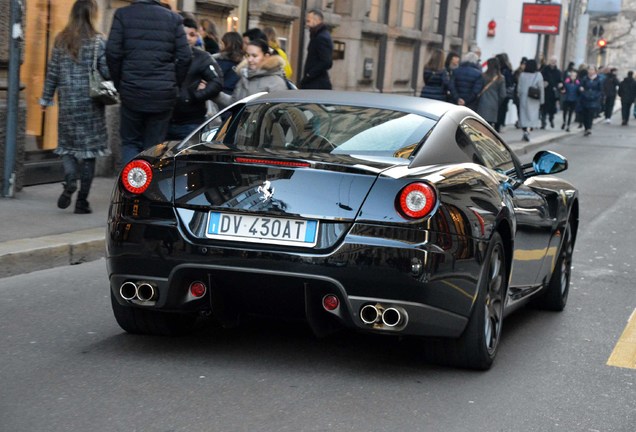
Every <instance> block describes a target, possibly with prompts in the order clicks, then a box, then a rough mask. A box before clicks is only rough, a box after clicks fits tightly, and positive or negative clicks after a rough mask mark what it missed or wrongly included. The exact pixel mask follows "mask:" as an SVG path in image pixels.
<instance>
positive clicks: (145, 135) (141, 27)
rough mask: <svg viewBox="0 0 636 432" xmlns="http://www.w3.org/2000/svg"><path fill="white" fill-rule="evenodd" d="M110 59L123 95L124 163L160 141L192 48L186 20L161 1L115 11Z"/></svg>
mask: <svg viewBox="0 0 636 432" xmlns="http://www.w3.org/2000/svg"><path fill="white" fill-rule="evenodd" d="M106 59H107V61H108V67H109V69H110V73H111V77H112V78H113V82H114V83H115V87H117V90H119V95H120V97H121V107H120V126H119V131H120V136H121V146H122V162H123V164H126V163H127V162H129V161H130V160H132V159H133V158H134V157H135V156H136V155H137V154H138V153H139V152H141V151H143V150H146V149H148V148H150V147H152V146H154V145H156V144H159V143H161V142H162V141H163V140H164V139H165V136H166V132H167V131H168V124H169V123H170V118H171V117H172V110H173V108H174V105H175V102H176V99H177V94H178V88H179V86H180V84H181V83H182V82H183V80H184V79H185V76H186V74H187V72H188V67H189V66H190V62H191V59H192V50H191V49H190V46H189V45H188V41H187V39H186V36H185V32H184V31H183V19H182V18H181V16H179V15H178V14H176V13H174V12H171V11H169V10H167V9H166V8H164V7H162V6H161V5H160V4H159V2H158V1H156V0H134V1H133V3H132V4H130V5H129V6H125V7H122V8H120V9H117V10H116V11H115V15H114V17H113V24H112V26H111V29H110V35H109V37H108V43H107V45H106Z"/></svg>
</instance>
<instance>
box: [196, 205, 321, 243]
mask: <svg viewBox="0 0 636 432" xmlns="http://www.w3.org/2000/svg"><path fill="white" fill-rule="evenodd" d="M317 234H318V222H317V221H315V220H300V219H287V218H279V217H265V216H251V215H245V214H235V213H218V212H210V214H209V217H208V229H207V231H206V236H207V237H208V238H213V239H223V240H234V241H247V242H264V241H265V242H267V243H272V244H281V245H293V246H303V247H312V246H315V245H316V236H317Z"/></svg>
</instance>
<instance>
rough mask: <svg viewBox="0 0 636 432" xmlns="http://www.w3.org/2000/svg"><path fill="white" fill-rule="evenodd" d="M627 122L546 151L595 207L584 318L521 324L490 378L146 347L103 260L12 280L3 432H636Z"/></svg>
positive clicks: (374, 356)
mask: <svg viewBox="0 0 636 432" xmlns="http://www.w3.org/2000/svg"><path fill="white" fill-rule="evenodd" d="M616 122H617V116H615V117H614V124H613V125H605V124H597V125H595V126H594V129H593V134H592V135H591V136H590V137H587V138H583V137H582V134H581V133H574V132H573V133H572V135H571V137H569V138H568V139H566V140H562V141H561V142H560V143H554V144H551V145H549V146H547V147H545V149H550V150H554V151H556V152H558V153H561V154H563V155H565V156H566V157H567V158H568V160H569V164H570V168H569V169H568V170H567V171H566V172H565V173H563V174H562V177H564V178H566V179H568V180H570V181H572V182H573V183H574V184H575V185H576V186H577V187H578V188H579V190H580V203H581V221H580V228H579V235H578V239H577V244H576V247H575V253H574V270H573V277H572V285H571V288H570V289H571V291H570V297H569V302H568V305H567V307H566V309H565V311H564V312H562V313H553V312H545V311H538V310H533V309H530V308H524V309H522V310H520V311H518V312H516V313H515V314H513V315H511V316H510V317H508V318H507V319H506V321H505V324H504V329H503V340H502V345H501V347H500V351H499V354H498V357H497V359H496V361H495V364H494V366H493V368H492V369H491V370H490V371H488V372H472V371H465V370H458V369H453V368H446V367H442V366H437V365H434V364H430V363H427V362H426V361H425V360H424V356H423V354H422V352H423V351H424V350H425V349H426V346H425V344H424V343H423V342H421V341H418V340H415V339H407V340H397V339H392V338H388V337H387V338H383V337H378V336H374V337H371V336H365V335H361V334H357V333H352V332H343V333H340V334H337V335H334V336H330V337H328V338H325V339H317V338H315V337H314V336H313V335H312V334H311V332H310V330H309V328H308V327H306V326H305V325H302V324H298V323H295V322H262V321H253V322H249V323H246V324H245V325H244V326H241V327H239V328H237V329H232V330H221V329H217V328H214V327H206V328H203V329H201V330H200V331H199V332H198V333H197V334H195V335H192V336H190V337H185V338H160V337H148V336H133V335H128V334H125V333H124V332H123V331H122V330H121V329H120V328H119V327H118V326H117V324H116V322H115V319H114V318H113V316H112V312H111V306H110V297H109V291H108V280H107V274H106V268H105V261H104V260H103V259H100V260H98V261H93V262H89V263H84V264H81V265H75V266H65V267H58V268H54V269H49V270H42V271H38V272H34V273H30V274H25V275H20V276H13V277H8V278H4V279H0V296H1V297H2V301H0V328H1V329H2V332H1V335H0V340H1V346H2V350H0V431H2V432H5V431H6V432H14V431H15V432H21V431H29V432H38V431H46V432H55V431H65V432H68V431H89V430H92V431H161V432H167V431H188V432H194V431H250V432H254V431H360V430H368V431H385V430H391V431H406V430H413V431H445V432H454V431H471V432H478V431H484V432H486V431H488V432H492V431H542V432H543V431H567V432H571V431H603V432H605V431H611V432H633V431H635V430H636V370H634V369H630V368H620V367H615V366H608V365H607V361H608V358H609V357H610V355H611V353H612V351H613V349H614V347H615V346H616V344H617V342H618V340H619V338H620V336H621V334H622V332H623V330H624V329H625V327H626V325H627V321H628V319H629V317H630V315H631V314H632V313H633V312H634V310H635V309H636V290H635V289H634V283H633V277H632V274H631V272H632V271H633V270H634V267H635V264H634V263H635V262H636V260H635V255H636V244H634V241H633V240H634V235H633V216H632V211H633V210H632V209H633V208H636V192H634V189H633V187H632V184H633V179H632V177H631V173H633V171H634V166H633V161H634V160H636V142H635V140H634V138H633V137H634V135H635V134H636V125H635V124H634V120H633V119H632V124H631V126H629V127H621V126H618V125H616ZM560 124H561V121H560V118H559V119H558V121H557V122H556V126H557V127H560ZM575 130H577V131H579V130H578V129H575ZM517 133H518V132H517V131H514V128H510V127H509V128H508V129H507V131H506V132H504V134H503V137H504V138H506V135H510V136H512V135H513V134H517ZM538 150H539V149H535V151H538ZM533 154H534V151H531V152H529V153H528V154H524V155H520V158H521V159H522V160H523V161H528V160H530V159H531V158H532V155H533Z"/></svg>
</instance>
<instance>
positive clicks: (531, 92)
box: [528, 85, 541, 99]
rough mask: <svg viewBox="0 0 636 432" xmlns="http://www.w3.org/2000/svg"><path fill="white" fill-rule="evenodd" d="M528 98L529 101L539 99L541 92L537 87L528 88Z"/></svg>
mask: <svg viewBox="0 0 636 432" xmlns="http://www.w3.org/2000/svg"><path fill="white" fill-rule="evenodd" d="M528 97H529V98H530V99H541V90H539V86H538V85H532V86H530V87H528Z"/></svg>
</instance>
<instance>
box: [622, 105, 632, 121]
mask: <svg viewBox="0 0 636 432" xmlns="http://www.w3.org/2000/svg"><path fill="white" fill-rule="evenodd" d="M631 112H632V104H631V103H627V102H626V101H624V100H622V101H621V114H622V116H623V123H625V124H627V123H628V122H629V115H630V114H631Z"/></svg>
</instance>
